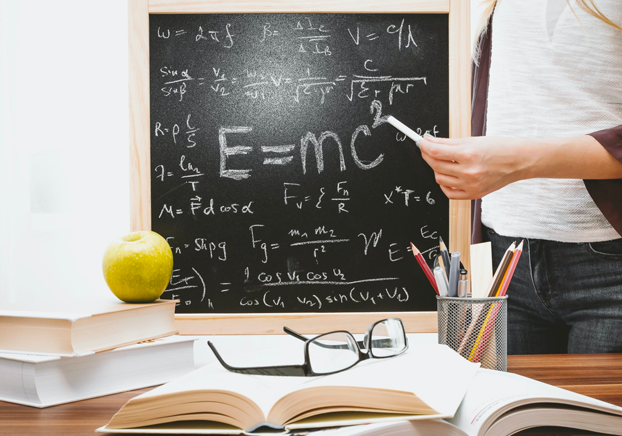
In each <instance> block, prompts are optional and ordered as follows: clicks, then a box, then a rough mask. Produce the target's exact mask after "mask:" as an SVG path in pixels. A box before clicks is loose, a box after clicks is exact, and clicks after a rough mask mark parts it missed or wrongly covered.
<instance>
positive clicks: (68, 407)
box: [0, 354, 622, 436]
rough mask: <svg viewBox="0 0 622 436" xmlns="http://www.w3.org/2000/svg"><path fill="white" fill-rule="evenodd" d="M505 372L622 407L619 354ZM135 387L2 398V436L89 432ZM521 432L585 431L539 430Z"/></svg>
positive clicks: (513, 359)
mask: <svg viewBox="0 0 622 436" xmlns="http://www.w3.org/2000/svg"><path fill="white" fill-rule="evenodd" d="M508 371H509V372H513V373H516V374H520V375H524V376H526V377H530V378H533V379H536V380H540V381H543V382H545V383H549V384H552V385H555V386H559V387H562V388H564V389H568V390H571V391H574V392H578V393H580V394H584V395H589V396H591V397H594V398H598V399H600V400H603V401H607V402H609V403H613V404H617V405H618V406H622V354H595V355H539V356H510V357H508ZM148 390H149V389H139V390H135V391H130V392H124V393H121V394H116V395H109V396H107V397H101V398H94V399H91V400H85V401H78V402H76V403H69V404H64V405H61V406H55V407H49V408H47V409H35V408H32V407H27V406H20V405H16V404H11V403H5V402H2V401H0V435H44V434H45V435H63V436H77V435H93V434H94V431H95V429H96V428H99V427H101V426H103V425H105V424H106V423H107V422H108V420H109V419H110V418H111V417H112V415H114V414H115V413H116V412H117V411H118V410H119V408H120V407H121V406H122V405H123V404H125V402H126V401H128V400H129V399H130V398H132V397H135V396H136V395H138V394H141V393H143V392H146V391H148ZM520 434H521V435H566V436H567V435H571V434H572V435H579V434H581V435H588V434H590V433H586V432H578V431H568V430H563V429H538V430H531V431H528V432H522V433H520Z"/></svg>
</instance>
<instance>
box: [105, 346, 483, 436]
mask: <svg viewBox="0 0 622 436" xmlns="http://www.w3.org/2000/svg"><path fill="white" fill-rule="evenodd" d="M478 366H479V365H477V364H473V363H470V362H468V361H466V360H465V359H463V358H462V357H460V356H459V355H457V354H456V353H455V352H453V351H451V350H450V349H449V348H447V347H446V346H442V345H434V344H416V345H414V346H413V347H411V348H410V350H409V351H408V352H406V353H405V354H403V355H402V356H398V357H395V358H390V359H377V360H368V361H365V362H361V363H359V364H358V365H357V366H355V367H354V368H352V369H349V370H347V371H344V372H341V373H338V374H332V375H327V376H323V377H271V376H257V375H246V374H237V373H232V372H229V371H227V370H225V369H224V368H222V366H220V364H219V363H217V362H216V363H214V364H210V365H207V366H205V367H203V368H201V369H198V370H196V371H194V372H192V373H190V374H188V375H186V376H184V377H182V378H180V379H177V380H174V381H173V382H170V383H168V384H166V385H164V386H161V387H158V388H156V389H154V390H152V391H150V392H147V393H145V394H142V395H139V396H137V397H135V398H133V399H131V400H130V401H128V402H127V403H126V404H125V405H124V406H123V407H122V408H121V410H120V411H119V412H118V413H117V414H116V415H115V416H114V417H113V418H112V420H111V421H110V422H109V423H108V425H107V426H105V427H102V428H101V429H99V430H98V431H101V432H109V433H115V432H116V433H162V432H167V433H188V434H192V433H194V434H210V433H214V434H216V433H217V434H242V433H244V432H252V431H258V430H261V428H262V427H266V428H270V429H286V430H292V429H300V428H319V427H332V426H337V425H355V424H362V423H371V422H380V421H391V420H393V421H396V420H403V419H413V420H416V419H434V418H448V417H451V416H453V415H454V413H455V412H456V410H457V408H458V405H459V404H460V401H461V400H462V398H463V397H464V394H465V393H466V390H467V388H468V386H469V384H470V383H471V381H472V380H473V378H474V377H475V374H476V373H477V369H478Z"/></svg>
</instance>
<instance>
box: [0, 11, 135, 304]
mask: <svg viewBox="0 0 622 436" xmlns="http://www.w3.org/2000/svg"><path fill="white" fill-rule="evenodd" d="M127 56H128V54H127V4H126V1H125V0H114V1H107V2H103V3H102V2H93V1H88V0H87V1H85V0H54V1H49V0H29V1H28V2H21V1H16V0H0V306H1V304H2V302H3V301H7V300H9V301H15V300H17V299H19V300H22V299H27V298H37V297H38V296H43V295H46V296H47V295H51V294H54V295H58V296H59V297H61V296H62V297H70V296H72V295H85V294H92V293H97V292H106V293H107V292H108V291H107V290H106V289H107V288H106V284H105V282H104V280H103V277H102V272H101V259H102V255H103V252H104V250H105V248H106V246H107V244H108V243H109V242H110V241H111V240H113V239H114V238H116V237H118V236H122V235H124V234H126V233H127V232H129V189H128V186H129V148H128V137H129V133H128V79H127V71H128V62H127Z"/></svg>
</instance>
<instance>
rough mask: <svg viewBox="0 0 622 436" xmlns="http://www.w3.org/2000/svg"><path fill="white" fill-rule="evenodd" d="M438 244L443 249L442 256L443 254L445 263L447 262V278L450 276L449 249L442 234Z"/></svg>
mask: <svg viewBox="0 0 622 436" xmlns="http://www.w3.org/2000/svg"><path fill="white" fill-rule="evenodd" d="M438 246H439V248H440V250H441V256H443V263H444V264H445V265H444V267H445V274H447V278H449V265H450V261H449V251H448V250H447V245H445V242H444V241H443V238H441V237H440V236H439V237H438Z"/></svg>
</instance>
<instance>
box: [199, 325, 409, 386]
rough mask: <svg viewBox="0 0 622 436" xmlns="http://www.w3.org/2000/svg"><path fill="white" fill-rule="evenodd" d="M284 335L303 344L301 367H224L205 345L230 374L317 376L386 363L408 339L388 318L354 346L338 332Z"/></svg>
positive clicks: (351, 339)
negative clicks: (370, 362) (368, 363)
mask: <svg viewBox="0 0 622 436" xmlns="http://www.w3.org/2000/svg"><path fill="white" fill-rule="evenodd" d="M283 330H284V331H285V333H287V334H289V335H291V336H293V337H294V338H296V339H300V340H301V341H304V342H305V349H304V355H305V362H304V364H302V365H282V366H260V367H250V368H239V367H234V366H231V365H229V364H227V363H226V362H225V361H224V360H223V358H222V357H221V356H220V353H218V351H217V350H216V347H215V346H214V344H212V343H211V342H210V341H208V342H207V344H208V345H209V347H210V348H211V349H212V351H213V352H214V355H215V356H216V358H217V359H218V361H219V362H220V363H221V365H222V366H223V367H225V368H226V369H227V370H229V371H232V372H237V373H240V374H254V375H276V376H296V377H306V376H318V375H327V374H335V373H337V372H341V371H345V370H346V369H350V368H352V367H353V366H354V365H356V364H357V363H359V362H361V361H363V360H367V359H386V358H388V357H395V356H398V355H400V354H402V353H404V352H405V351H406V350H407V349H408V339H407V338H406V331H405V330H404V325H403V324H402V320H400V319H399V318H387V319H383V320H381V321H377V322H375V323H374V324H372V325H371V326H370V327H369V328H368V329H367V332H366V333H365V336H364V337H363V340H362V341H359V342H357V341H356V339H354V336H352V334H351V333H350V332H347V331H344V330H339V331H334V332H330V333H324V334H322V335H319V336H316V337H314V338H307V337H305V336H302V335H301V334H298V333H296V332H295V331H293V330H292V329H290V328H287V327H283Z"/></svg>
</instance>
